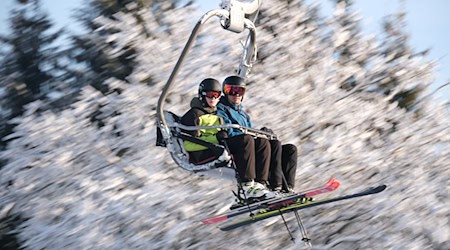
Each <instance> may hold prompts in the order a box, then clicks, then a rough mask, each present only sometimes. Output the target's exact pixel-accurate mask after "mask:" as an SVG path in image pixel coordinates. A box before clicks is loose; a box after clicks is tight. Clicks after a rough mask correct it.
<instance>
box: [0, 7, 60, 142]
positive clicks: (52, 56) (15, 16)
mask: <svg viewBox="0 0 450 250" xmlns="http://www.w3.org/2000/svg"><path fill="white" fill-rule="evenodd" d="M52 27H53V24H52V22H51V21H50V20H49V18H48V16H47V14H46V13H45V12H43V11H42V10H41V3H40V1H39V0H34V1H31V2H30V3H28V4H26V5H25V6H23V7H21V8H17V9H16V10H13V11H12V13H11V17H10V30H11V33H10V34H3V35H2V36H1V37H0V42H1V44H2V45H4V47H2V51H0V53H1V54H0V56H1V57H0V62H1V66H0V88H1V89H2V92H3V94H2V99H1V101H0V107H1V110H2V112H1V115H2V119H1V120H2V121H1V125H0V129H1V133H0V137H3V136H5V135H7V134H9V133H10V132H11V129H12V127H13V125H12V124H7V122H8V121H9V120H10V119H12V118H13V117H16V116H20V115H21V114H22V113H23V111H24V110H23V107H24V105H26V104H28V103H30V102H32V101H34V100H37V99H47V98H48V96H47V95H48V94H49V93H50V92H51V91H52V89H53V88H55V85H56V84H55V83H54V77H55V76H56V75H57V74H58V71H59V70H61V68H60V66H59V64H58V59H60V58H61V54H60V52H59V51H58V47H57V46H55V40H56V39H57V38H58V37H60V35H61V33H60V31H56V32H55V31H52V30H51V29H52ZM2 142H3V141H2Z"/></svg>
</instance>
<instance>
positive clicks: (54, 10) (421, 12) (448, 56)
mask: <svg viewBox="0 0 450 250" xmlns="http://www.w3.org/2000/svg"><path fill="white" fill-rule="evenodd" d="M41 1H42V2H43V8H44V9H45V10H46V11H48V12H49V13H50V18H51V19H52V20H54V21H55V22H56V23H57V24H58V25H60V26H66V28H67V30H69V31H74V30H76V29H77V28H79V27H78V26H77V24H76V23H75V22H74V21H73V19H72V18H71V15H72V10H73V9H74V8H76V7H79V6H80V5H81V3H82V0H64V1H60V0H41ZM197 1H198V3H199V5H200V6H201V7H202V8H203V9H204V10H205V12H206V11H208V10H211V9H215V8H218V6H219V4H220V2H221V0H197ZM264 1H269V0H262V3H263V4H264ZM314 1H315V2H318V3H320V4H321V5H322V6H323V12H322V14H323V15H329V14H331V2H332V1H330V0H327V1H319V0H310V2H314ZM399 2H401V1H392V0H380V1H371V0H355V6H354V8H355V10H357V11H358V12H359V13H360V15H361V16H362V23H363V31H364V32H366V33H367V34H377V33H379V31H380V30H381V22H382V18H383V17H384V16H386V15H388V14H391V13H393V12H395V11H396V10H397V9H398V8H399V6H400V3H399ZM404 4H405V6H406V10H407V25H408V26H407V31H408V32H410V35H411V40H410V42H411V45H412V47H413V48H414V49H415V50H416V52H419V51H423V50H426V49H429V48H430V49H431V54H430V56H429V58H430V59H437V60H438V63H439V66H438V67H437V68H436V82H435V84H434V86H433V89H436V88H437V87H438V86H441V85H443V84H444V83H446V82H448V81H450V17H449V16H448V14H447V12H448V10H450V1H448V0H430V1H423V0H409V1H407V0H406V1H404ZM14 6H17V4H16V1H15V0H2V1H0V33H1V34H5V33H6V32H7V27H8V23H7V17H8V12H9V10H11V9H12V8H13V7H14ZM196 18H198V17H193V19H196ZM437 96H439V97H441V98H444V100H447V101H449V100H450V87H446V88H443V89H441V90H440V91H439V92H438V93H437Z"/></svg>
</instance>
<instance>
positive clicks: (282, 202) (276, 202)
mask: <svg viewBox="0 0 450 250" xmlns="http://www.w3.org/2000/svg"><path fill="white" fill-rule="evenodd" d="M339 185H340V183H339V181H337V180H336V179H334V178H331V179H330V180H328V182H327V183H325V184H324V185H322V186H320V187H316V188H311V189H308V190H305V191H302V192H300V193H296V194H292V195H288V196H284V197H279V198H273V199H268V200H264V201H260V202H256V203H252V204H249V205H243V206H241V207H239V208H235V209H233V210H232V211H231V212H228V213H225V214H221V215H217V216H214V217H210V218H206V219H203V220H202V222H203V224H214V223H218V222H222V221H225V220H227V219H229V218H232V217H235V216H238V215H241V214H244V213H251V212H252V211H255V210H259V209H273V208H274V207H279V206H287V205H289V204H294V203H296V202H297V201H298V200H300V199H302V198H305V197H313V196H316V195H319V194H323V193H327V192H331V191H333V190H336V189H337V188H338V187H339Z"/></svg>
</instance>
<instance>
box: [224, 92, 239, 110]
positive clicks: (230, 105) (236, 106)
mask: <svg viewBox="0 0 450 250" xmlns="http://www.w3.org/2000/svg"><path fill="white" fill-rule="evenodd" d="M220 103H222V104H223V105H225V106H228V107H230V108H232V109H234V110H238V111H239V110H242V109H244V105H243V104H242V103H241V104H239V105H236V104H234V103H231V102H229V101H228V98H227V97H226V96H222V97H221V98H220Z"/></svg>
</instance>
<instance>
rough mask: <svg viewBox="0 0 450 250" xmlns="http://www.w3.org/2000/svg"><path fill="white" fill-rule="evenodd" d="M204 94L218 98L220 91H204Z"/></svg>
mask: <svg viewBox="0 0 450 250" xmlns="http://www.w3.org/2000/svg"><path fill="white" fill-rule="evenodd" d="M205 96H206V97H208V98H211V99H212V98H215V99H218V98H219V97H220V92H216V91H207V92H206V93H205Z"/></svg>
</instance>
